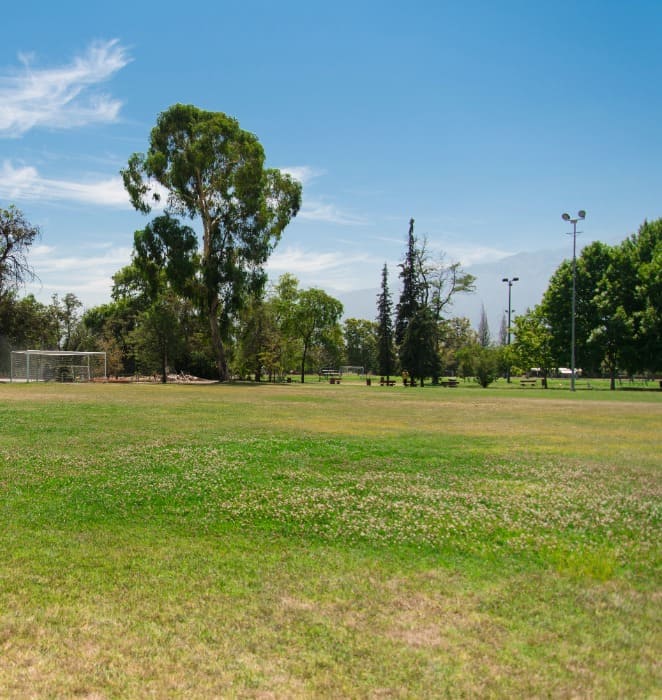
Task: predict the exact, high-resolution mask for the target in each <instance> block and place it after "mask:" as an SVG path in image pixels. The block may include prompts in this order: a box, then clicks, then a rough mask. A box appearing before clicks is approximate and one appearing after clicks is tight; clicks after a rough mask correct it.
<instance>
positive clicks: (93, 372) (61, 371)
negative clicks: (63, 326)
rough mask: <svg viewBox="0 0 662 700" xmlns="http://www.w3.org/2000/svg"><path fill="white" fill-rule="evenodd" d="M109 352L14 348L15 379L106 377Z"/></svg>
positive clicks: (80, 380) (63, 379) (60, 379)
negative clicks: (107, 353)
mask: <svg viewBox="0 0 662 700" xmlns="http://www.w3.org/2000/svg"><path fill="white" fill-rule="evenodd" d="M106 367H107V364H106V353H105V352H78V351H65V350H12V354H11V374H10V379H11V381H12V382H90V381H92V380H93V379H105V378H106V376H107V371H106Z"/></svg>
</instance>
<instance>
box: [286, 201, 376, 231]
mask: <svg viewBox="0 0 662 700" xmlns="http://www.w3.org/2000/svg"><path fill="white" fill-rule="evenodd" d="M298 216H299V218H300V219H304V220H306V221H319V222H322V223H327V224H342V225H344V226H365V225H366V224H367V223H368V221H367V219H365V218H364V217H361V216H357V215H356V214H351V213H349V212H345V211H343V210H342V209H340V208H338V207H337V206H335V205H334V204H328V203H326V202H323V201H320V200H312V199H311V200H308V201H306V199H305V197H304V202H303V206H302V207H301V211H300V212H299V214H298Z"/></svg>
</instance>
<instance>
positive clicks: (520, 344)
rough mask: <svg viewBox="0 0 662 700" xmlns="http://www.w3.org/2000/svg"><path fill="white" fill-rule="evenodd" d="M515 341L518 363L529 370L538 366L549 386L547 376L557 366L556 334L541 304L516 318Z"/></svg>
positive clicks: (514, 347) (514, 346) (545, 382)
mask: <svg viewBox="0 0 662 700" xmlns="http://www.w3.org/2000/svg"><path fill="white" fill-rule="evenodd" d="M514 326H515V342H514V344H513V345H512V346H511V347H512V348H513V351H514V354H515V357H516V359H517V364H518V365H519V366H520V367H522V368H523V369H525V370H526V371H527V372H528V371H529V370H530V369H531V368H533V367H536V368H538V369H539V370H540V374H541V376H542V378H543V382H542V383H543V386H544V387H545V388H547V377H548V376H549V373H550V372H551V370H552V369H553V368H554V367H557V366H558V365H557V361H556V355H555V353H554V349H553V344H554V336H553V334H552V329H551V328H550V325H549V322H548V321H547V319H546V317H545V315H544V313H543V312H542V309H541V307H540V306H537V307H535V308H534V309H533V310H530V309H527V311H526V313H525V314H520V315H519V316H518V317H517V318H516V319H515V323H514Z"/></svg>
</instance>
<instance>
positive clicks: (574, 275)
mask: <svg viewBox="0 0 662 700" xmlns="http://www.w3.org/2000/svg"><path fill="white" fill-rule="evenodd" d="M561 218H562V219H563V221H569V222H570V223H571V224H572V233H568V236H572V313H571V319H572V320H571V331H570V372H571V374H570V391H574V390H575V310H576V306H577V222H578V221H580V220H581V221H583V220H584V219H585V218H586V212H585V211H584V210H583V209H580V210H579V211H578V212H577V216H576V217H575V218H573V217H572V216H570V214H561ZM579 233H581V231H580V232H579Z"/></svg>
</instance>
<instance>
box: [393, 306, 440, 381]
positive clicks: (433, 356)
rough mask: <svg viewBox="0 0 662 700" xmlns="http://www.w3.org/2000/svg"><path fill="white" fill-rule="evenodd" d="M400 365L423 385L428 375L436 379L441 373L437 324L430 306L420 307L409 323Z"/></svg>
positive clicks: (401, 351) (412, 378)
mask: <svg viewBox="0 0 662 700" xmlns="http://www.w3.org/2000/svg"><path fill="white" fill-rule="evenodd" d="M400 366H401V367H402V369H403V370H406V371H407V373H408V374H409V377H410V378H411V380H412V383H414V381H415V380H417V379H418V380H420V385H421V386H423V382H424V381H425V378H426V377H432V378H433V379H434V378H438V377H439V375H440V374H441V360H440V358H439V352H438V348H437V324H436V323H435V319H434V316H433V314H432V311H431V310H430V309H429V308H428V307H423V308H421V309H419V311H418V312H417V313H416V314H415V315H414V317H413V318H412V319H411V320H410V321H409V323H408V325H407V330H406V331H405V336H404V338H403V340H402V344H401V345H400Z"/></svg>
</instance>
